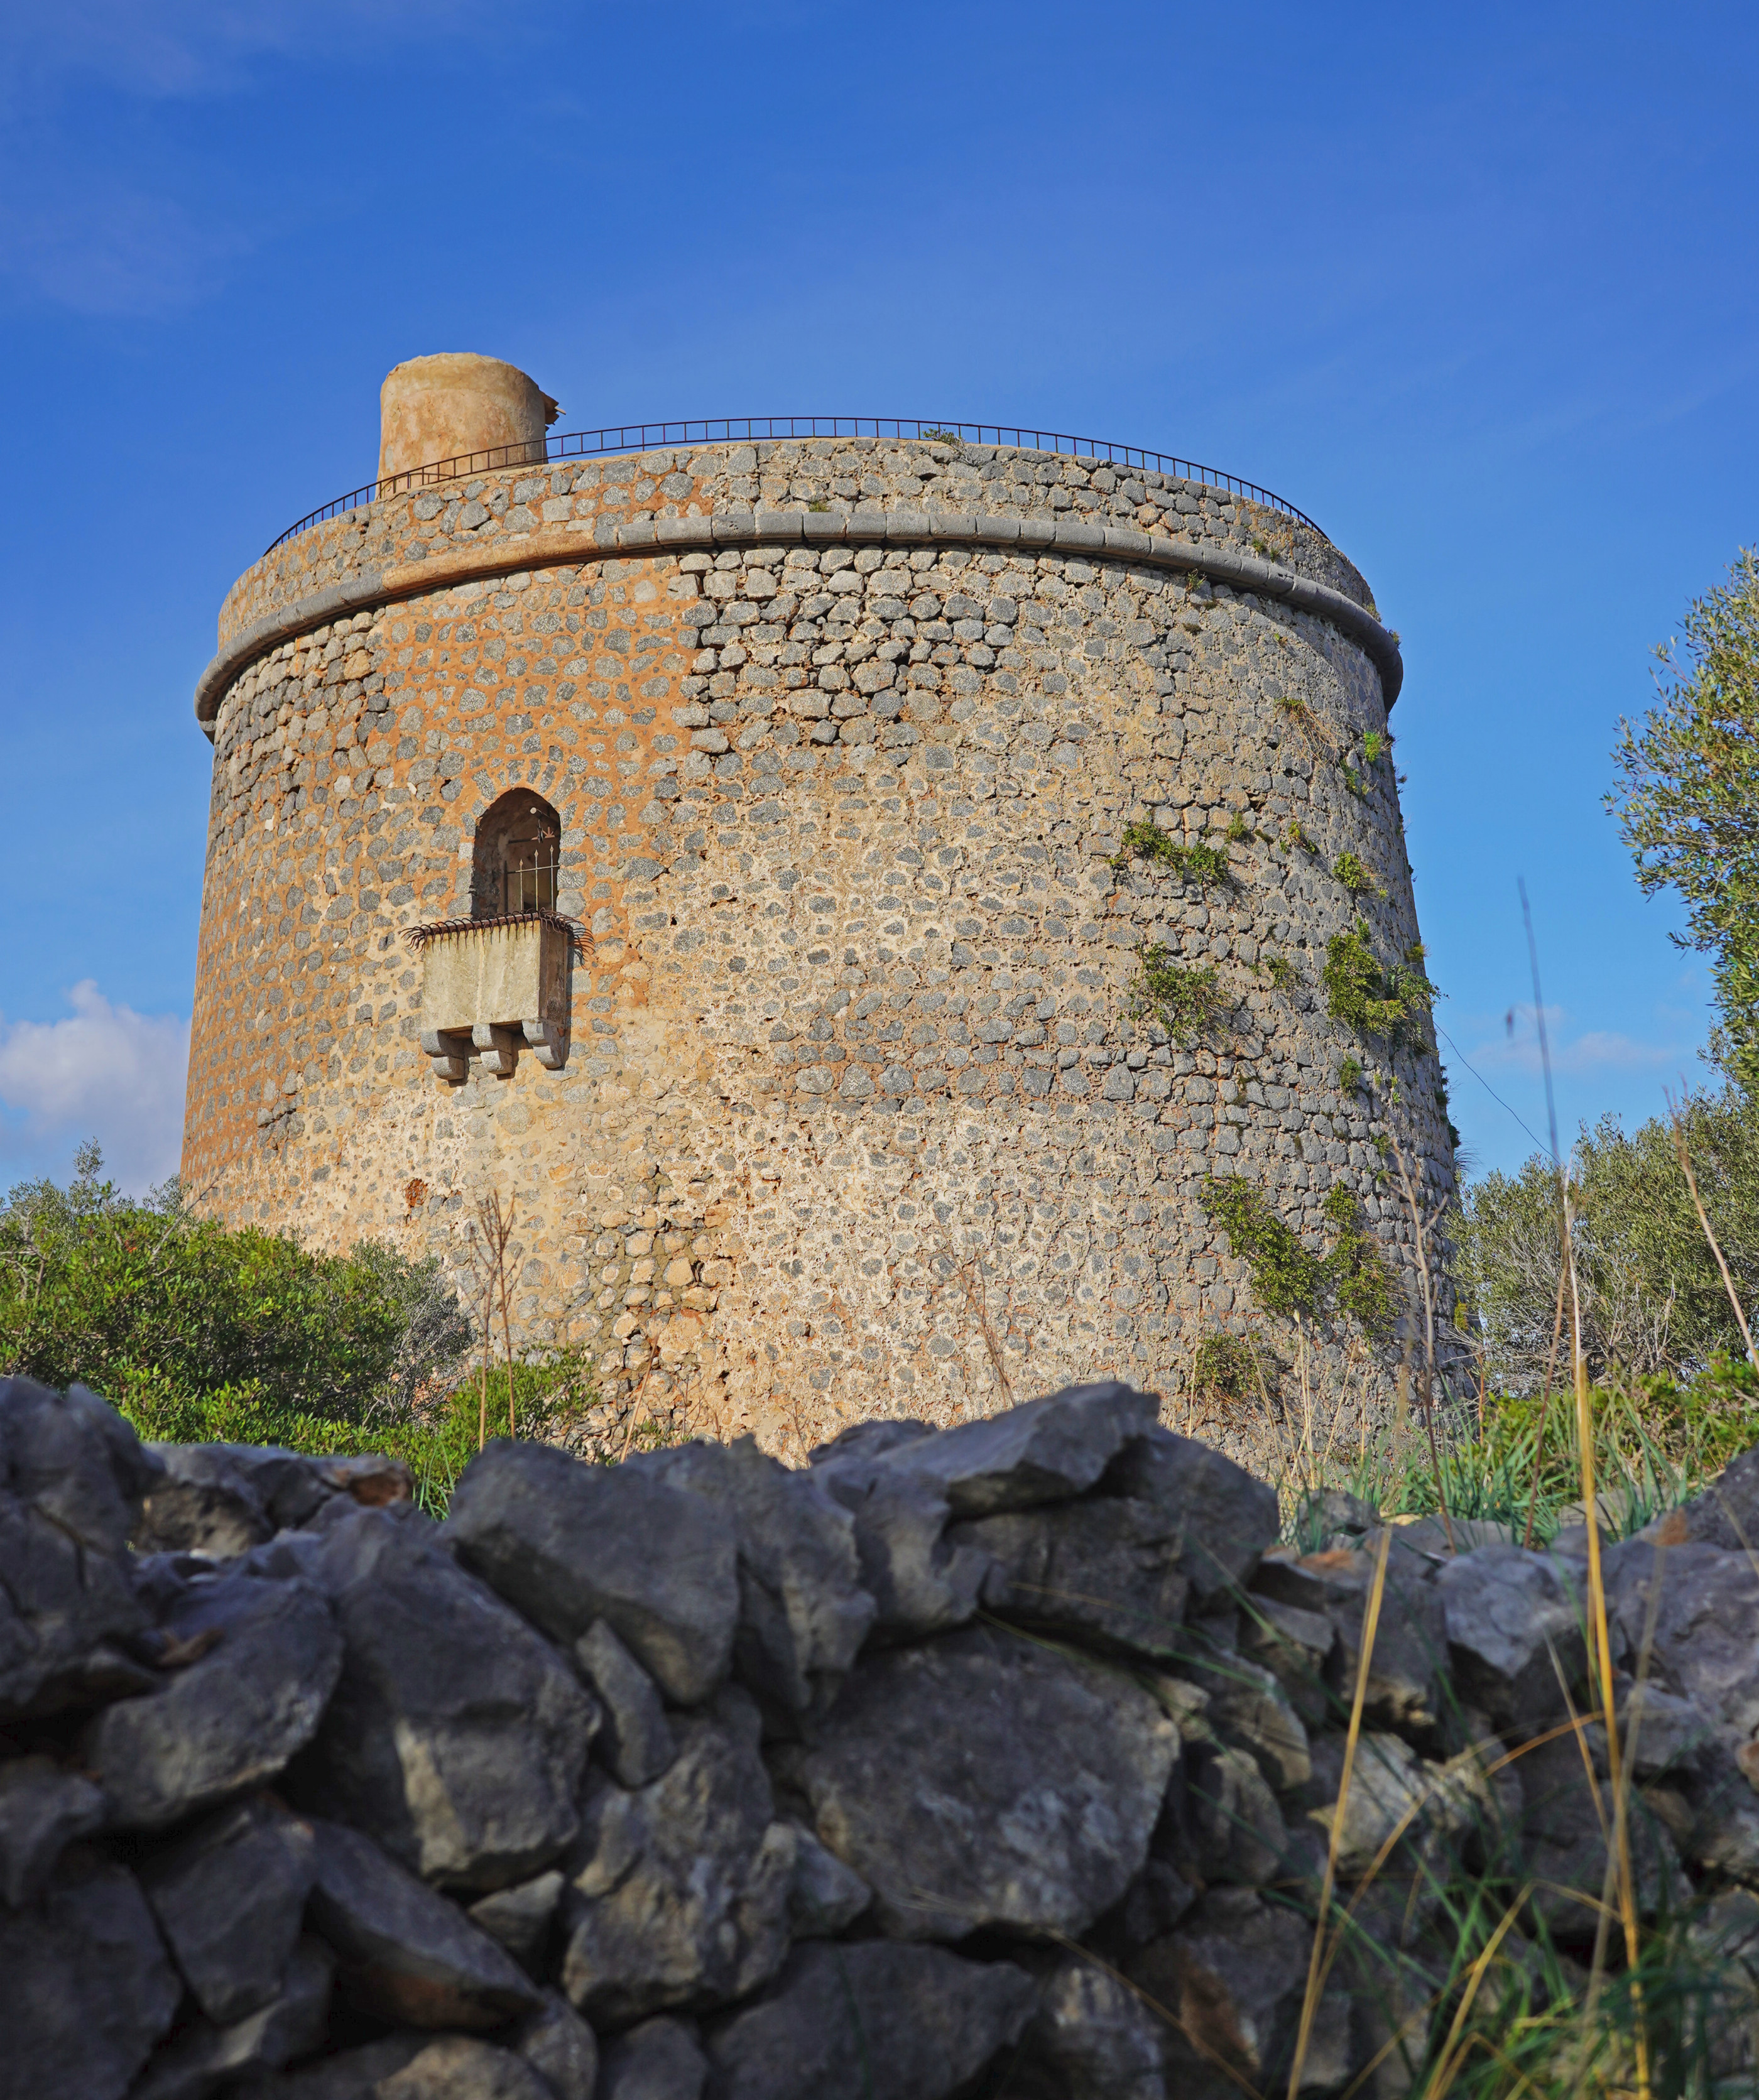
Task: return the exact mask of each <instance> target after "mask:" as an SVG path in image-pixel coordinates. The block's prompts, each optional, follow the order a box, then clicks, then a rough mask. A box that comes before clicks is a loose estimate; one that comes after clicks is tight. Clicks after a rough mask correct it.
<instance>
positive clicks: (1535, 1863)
mask: <svg viewBox="0 0 1759 2100" xmlns="http://www.w3.org/2000/svg"><path fill="white" fill-rule="evenodd" d="M1518 1769H1519V1772H1520V1776H1521V1790H1522V1794H1523V1801H1524V1804H1525V1806H1524V1810H1523V1815H1522V1820H1521V1840H1522V1846H1523V1872H1524V1873H1526V1874H1527V1875H1528V1877H1529V1878H1530V1879H1531V1880H1532V1883H1533V1894H1532V1905H1533V1908H1534V1909H1535V1911H1536V1912H1537V1913H1538V1914H1539V1915H1540V1917H1542V1918H1543V1919H1544V1920H1545V1923H1546V1925H1547V1926H1549V1927H1550V1930H1551V1931H1552V1932H1553V1933H1554V1935H1555V1936H1556V1937H1557V1938H1558V1939H1560V1940H1563V1941H1564V1942H1566V1943H1577V1942H1586V1941H1590V1940H1592V1939H1593V1938H1594V1931H1595V1927H1596V1925H1597V1922H1598V1917H1599V1910H1600V1901H1601V1897H1602V1891H1603V1890H1604V1888H1605V1886H1606V1878H1607V1840H1606V1831H1607V1828H1608V1826H1609V1825H1610V1823H1611V1796H1610V1794H1609V1793H1608V1791H1607V1779H1606V1776H1605V1770H1604V1767H1603V1766H1602V1767H1601V1768H1600V1769H1599V1770H1598V1771H1597V1772H1596V1775H1595V1780H1596V1790H1597V1791H1598V1794H1599V1797H1600V1798H1599V1802H1598V1806H1597V1803H1596V1800H1595V1794H1594V1792H1591V1791H1590V1790H1589V1780H1588V1775H1587V1773H1586V1771H1585V1770H1584V1767H1583V1763H1582V1752H1581V1747H1580V1744H1579V1743H1578V1742H1577V1741H1576V1740H1575V1739H1574V1738H1573V1737H1572V1736H1560V1737H1558V1738H1555V1739H1554V1740H1552V1741H1550V1742H1545V1741H1543V1740H1541V1741H1540V1742H1538V1743H1536V1744H1535V1745H1533V1746H1532V1748H1531V1749H1528V1750H1526V1751H1525V1752H1523V1754H1522V1756H1521V1758H1520V1759H1519V1767H1518ZM1628 1827H1629V1833H1630V1845H1631V1855H1632V1859H1633V1864H1634V1866H1635V1869H1636V1882H1637V1899H1638V1908H1639V1909H1640V1911H1641V1912H1642V1915H1643V1916H1644V1917H1652V1916H1653V1915H1654V1913H1655V1909H1656V1907H1657V1905H1658V1904H1660V1902H1661V1901H1662V1899H1663V1898H1664V1896H1666V1898H1667V1899H1668V1900H1669V1902H1670V1904H1672V1905H1673V1907H1674V1908H1676V1909H1677V1908H1683V1907H1684V1904H1685V1901H1686V1898H1687V1896H1688V1895H1689V1891H1688V1890H1687V1888H1686V1883H1685V1881H1684V1878H1683V1877H1682V1875H1681V1873H1680V1871H1679V1867H1678V1864H1677V1860H1676V1858H1675V1854H1674V1847H1673V1840H1672V1838H1670V1837H1669V1833H1668V1831H1667V1829H1666V1828H1665V1826H1664V1824H1663V1823H1662V1822H1661V1821H1660V1819H1659V1817H1657V1816H1656V1815H1654V1814H1653V1813H1651V1812H1650V1811H1647V1809H1646V1808H1645V1807H1644V1806H1643V1805H1642V1802H1641V1801H1634V1802H1633V1803H1632V1807H1631V1813H1630V1816H1629V1824H1628Z"/></svg>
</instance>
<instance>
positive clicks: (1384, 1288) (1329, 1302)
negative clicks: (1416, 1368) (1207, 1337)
mask: <svg viewBox="0 0 1759 2100" xmlns="http://www.w3.org/2000/svg"><path fill="white" fill-rule="evenodd" d="M1202 1202H1203V1207H1204V1209H1205V1210H1206V1211H1207V1212H1208V1213H1209V1215H1210V1217H1212V1218H1213V1219H1214V1220H1215V1222H1216V1223H1217V1224H1219V1226H1220V1227H1221V1229H1222V1230H1223V1232H1224V1233H1227V1235H1228V1251H1229V1252H1230V1253H1232V1254H1234V1255H1238V1256H1239V1257H1240V1258H1241V1260H1243V1261H1245V1263H1246V1264H1247V1265H1248V1266H1249V1268H1250V1269H1251V1272H1252V1294H1253V1295H1254V1297H1255V1298H1256V1299H1258V1301H1259V1304H1260V1305H1262V1306H1263V1308H1264V1310H1265V1311H1266V1312H1271V1313H1275V1314H1278V1315H1280V1316H1281V1317H1283V1318H1285V1319H1296V1318H1300V1317H1306V1318H1308V1319H1314V1318H1317V1317H1320V1315H1321V1314H1322V1313H1323V1312H1325V1309H1326V1308H1327V1307H1328V1306H1329V1307H1330V1308H1332V1309H1333V1310H1334V1312H1336V1313H1337V1314H1338V1315H1340V1316H1342V1317H1346V1318H1348V1319H1351V1320H1354V1321H1356V1323H1357V1325H1358V1326H1360V1327H1361V1329H1362V1330H1363V1331H1364V1333H1365V1334H1367V1335H1369V1336H1371V1337H1372V1338H1373V1339H1374V1340H1376V1341H1380V1340H1383V1339H1385V1338H1386V1335H1389V1334H1391V1331H1392V1329H1393V1326H1394V1322H1395V1319H1396V1317H1397V1314H1396V1312H1395V1297H1394V1282H1393V1274H1392V1271H1391V1268H1389V1267H1388V1266H1387V1263H1386V1256H1385V1255H1383V1254H1382V1252H1381V1251H1380V1244H1379V1242H1378V1241H1377V1240H1376V1239H1375V1237H1374V1236H1373V1233H1371V1232H1369V1229H1368V1227H1367V1225H1366V1224H1364V1222H1363V1220H1362V1215H1361V1211H1360V1207H1359V1206H1358V1204H1357V1202H1356V1198H1355V1196H1354V1195H1353V1194H1352V1193H1351V1191H1350V1190H1349V1189H1347V1188H1346V1187H1344V1186H1343V1185H1342V1183H1339V1184H1338V1185H1337V1186H1335V1187H1334V1188H1333V1189H1331V1190H1330V1192H1329V1193H1328V1194H1327V1196H1326V1198H1325V1216H1326V1218H1327V1219H1328V1220H1329V1222H1330V1223H1331V1224H1334V1225H1335V1226H1336V1227H1337V1228H1338V1237H1337V1239H1336V1241H1335V1242H1334V1244H1333V1246H1332V1248H1331V1251H1330V1252H1329V1254H1325V1255H1316V1254H1315V1253H1314V1252H1313V1251H1312V1249H1311V1248H1309V1247H1308V1246H1306V1245H1305V1244H1304V1243H1303V1241H1302V1239H1301V1237H1300V1235H1299V1233H1297V1232H1296V1231H1295V1229H1294V1227H1293V1226H1292V1225H1291V1224H1289V1222H1288V1220H1286V1219H1285V1218H1284V1217H1283V1216H1282V1215H1281V1213H1280V1212H1279V1211H1277V1210H1276V1208H1275V1207H1274V1206H1273V1205H1272V1202H1271V1201H1270V1199H1269V1198H1268V1197H1267V1196H1266V1194H1265V1193H1264V1192H1263V1189H1260V1188H1259V1186H1258V1185H1257V1184H1256V1183H1255V1182H1251V1181H1247V1180H1242V1179H1241V1177H1240V1176H1237V1175H1230V1176H1226V1177H1223V1176H1217V1175H1211V1176H1210V1178H1209V1179H1208V1180H1206V1182H1205V1183H1204V1185H1203V1189H1202Z"/></svg>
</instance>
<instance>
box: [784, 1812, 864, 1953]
mask: <svg viewBox="0 0 1759 2100" xmlns="http://www.w3.org/2000/svg"><path fill="white" fill-rule="evenodd" d="M794 1836H795V1851H794V1880H793V1882H792V1884H791V1886H790V1888H789V1890H788V1930H789V1931H790V1932H791V1934H792V1935H793V1936H794V1938H795V1939H835V1938H836V1936H837V1935H838V1934H839V1933H840V1932H845V1931H847V1930H848V1929H849V1926H852V1925H853V1923H854V1922H855V1921H856V1919H857V1918H858V1917H860V1916H861V1914H862V1912H863V1911H865V1910H866V1908H867V1906H868V1904H871V1902H872V1901H873V1899H874V1892H873V1890H871V1888H869V1887H868V1886H867V1884H866V1882H864V1881H863V1880H862V1877H861V1876H860V1875H859V1874H857V1873H856V1871H855V1869H854V1868H853V1867H845V1866H844V1864H843V1862H842V1861H841V1860H840V1859H839V1858H838V1857H837V1855H836V1854H835V1852H831V1851H827V1850H826V1848H825V1847H824V1846H822V1845H821V1844H820V1843H819V1842H818V1839H817V1838H815V1837H814V1836H813V1833H812V1832H811V1831H810V1830H809V1829H807V1828H806V1827H805V1824H800V1825H797V1826H796V1829H795V1833H794Z"/></svg>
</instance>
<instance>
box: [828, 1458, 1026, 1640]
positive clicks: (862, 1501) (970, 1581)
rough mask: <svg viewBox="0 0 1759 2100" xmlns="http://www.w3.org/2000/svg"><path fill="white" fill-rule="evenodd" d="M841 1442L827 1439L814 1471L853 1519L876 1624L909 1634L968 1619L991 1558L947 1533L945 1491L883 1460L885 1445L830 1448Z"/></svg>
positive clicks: (861, 1563) (948, 1626)
mask: <svg viewBox="0 0 1759 2100" xmlns="http://www.w3.org/2000/svg"><path fill="white" fill-rule="evenodd" d="M841 1441H842V1439H841V1438H839V1439H838V1443H839V1444H840V1443H841ZM836 1449H837V1446H836V1445H830V1446H827V1456H826V1458H825V1461H824V1463H823V1464H822V1467H818V1468H817V1469H815V1470H816V1471H818V1473H819V1474H822V1478H823V1481H824V1485H825V1487H826V1489H827V1492H828V1493H830V1494H831V1496H833V1497H834V1498H835V1500H836V1501H838V1502H840V1503H841V1504H842V1506H843V1507H844V1508H845V1509H846V1510H848V1511H849V1514H850V1515H851V1516H852V1517H853V1520H854V1524H855V1551H856V1556H857V1560H858V1562H859V1564H860V1568H861V1581H862V1587H863V1588H864V1589H865V1590H866V1591H867V1592H868V1594H869V1595H871V1597H872V1598H873V1599H874V1602H875V1606H876V1607H877V1610H878V1620H877V1623H878V1624H879V1625H880V1626H882V1627H884V1629H885V1630H886V1631H887V1632H888V1633H893V1634H904V1635H910V1634H925V1633H939V1632H942V1631H945V1630H946V1629H948V1628H950V1627H953V1626H963V1625H964V1624H965V1622H966V1621H967V1620H968V1619H969V1618H970V1617H972V1614H973V1613H974V1612H976V1608H977V1599H978V1597H979V1595H980V1594H981V1591H982V1589H983V1584H984V1578H985V1576H986V1575H987V1574H988V1573H989V1569H990V1561H989V1558H988V1556H987V1555H985V1554H984V1553H982V1552H981V1551H979V1550H978V1549H976V1547H973V1546H955V1545H954V1544H953V1543H952V1542H950V1540H949V1539H948V1538H947V1537H946V1529H947V1522H948V1519H949V1517H950V1514H951V1511H950V1507H949V1504H948V1502H947V1498H946V1494H945V1493H942V1492H941V1489H938V1488H937V1487H936V1486H934V1485H932V1484H931V1483H929V1482H928V1481H925V1480H917V1479H915V1477H913V1476H911V1475H910V1474H907V1473H902V1472H899V1471H897V1469H896V1468H895V1467H890V1466H888V1465H887V1464H885V1462H884V1450H883V1449H882V1451H881V1453H880V1455H878V1456H875V1455H873V1454H871V1453H869V1452H867V1451H866V1450H864V1449H862V1448H861V1447H860V1446H858V1445H854V1446H852V1447H851V1449H850V1450H849V1452H848V1453H846V1454H844V1455H843V1456H841V1457H832V1456H830V1455H828V1454H830V1453H834V1452H835V1450H836Z"/></svg>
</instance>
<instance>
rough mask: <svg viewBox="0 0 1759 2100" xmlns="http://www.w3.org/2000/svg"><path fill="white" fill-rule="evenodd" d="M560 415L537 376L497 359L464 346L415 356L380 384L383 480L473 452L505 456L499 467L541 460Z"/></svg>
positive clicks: (390, 373) (381, 476)
mask: <svg viewBox="0 0 1759 2100" xmlns="http://www.w3.org/2000/svg"><path fill="white" fill-rule="evenodd" d="M557 414H558V410H557V407H556V404H555V402H554V401H553V399H551V398H550V396H549V395H548V394H546V393H545V392H544V390H543V389H542V387H540V386H539V385H538V383H537V382H536V380H535V379H532V378H531V377H528V376H527V374H526V373H523V372H522V371H520V369H519V368H518V366H517V365H515V364H506V363H505V361H504V360H502V359H500V358H498V357H480V356H478V355H477V354H476V352H475V351H465V350H449V351H440V352H439V354H438V355H435V356H433V357H412V358H410V359H408V360H407V361H406V362H405V363H404V364H394V365H393V366H392V367H391V368H390V371H389V372H388V373H386V375H385V384H384V385H383V386H381V388H380V389H379V474H378V478H379V479H380V480H381V482H386V481H390V480H392V479H395V476H397V475H398V474H409V473H411V472H412V471H413V470H415V469H416V468H417V467H421V466H430V465H434V463H436V462H437V461H452V460H459V459H463V458H465V457H469V456H470V454H472V453H476V452H505V453H507V455H508V457H505V458H503V459H499V460H496V461H493V462H492V464H494V465H497V466H522V465H527V463H528V462H530V461H541V460H542V458H543V457H544V431H545V430H548V429H549V426H550V425H551V424H552V423H553V422H554V421H555V420H556V417H557Z"/></svg>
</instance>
